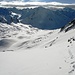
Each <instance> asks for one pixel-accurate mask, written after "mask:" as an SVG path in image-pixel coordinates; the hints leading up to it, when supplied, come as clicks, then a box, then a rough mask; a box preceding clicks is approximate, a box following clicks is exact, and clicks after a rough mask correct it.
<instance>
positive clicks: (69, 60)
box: [0, 23, 75, 75]
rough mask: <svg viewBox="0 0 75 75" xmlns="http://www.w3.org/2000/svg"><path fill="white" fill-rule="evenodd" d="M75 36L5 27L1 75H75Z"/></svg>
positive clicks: (1, 28)
mask: <svg viewBox="0 0 75 75" xmlns="http://www.w3.org/2000/svg"><path fill="white" fill-rule="evenodd" d="M74 32H75V29H73V30H70V31H68V32H66V33H65V32H60V29H57V30H41V29H37V28H33V27H32V26H28V25H24V24H21V23H18V24H14V23H12V25H8V24H7V25H6V24H3V23H1V24H0V51H1V52H0V75H5V74H6V75H13V74H14V75H50V74H51V75H56V74H57V75H75V71H74V70H75V33H74Z"/></svg>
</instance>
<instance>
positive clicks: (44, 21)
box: [0, 7, 75, 29]
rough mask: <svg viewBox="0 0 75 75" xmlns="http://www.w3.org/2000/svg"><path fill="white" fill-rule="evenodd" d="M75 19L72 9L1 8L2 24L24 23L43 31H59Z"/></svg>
mask: <svg viewBox="0 0 75 75" xmlns="http://www.w3.org/2000/svg"><path fill="white" fill-rule="evenodd" d="M74 18H75V10H74V9H71V8H63V9H56V10H52V9H46V8H44V7H37V8H34V9H29V8H27V9H17V8H2V7H1V8H0V22H2V23H7V24H11V23H12V22H13V23H23V24H29V25H32V26H33V27H37V28H41V29H58V28H61V27H63V26H64V25H65V24H67V23H68V22H69V21H71V20H73V19H74Z"/></svg>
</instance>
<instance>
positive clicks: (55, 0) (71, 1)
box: [0, 0, 75, 3]
mask: <svg viewBox="0 0 75 75" xmlns="http://www.w3.org/2000/svg"><path fill="white" fill-rule="evenodd" d="M0 1H3V0H0ZM4 1H25V2H26V1H33V2H35V1H40V2H63V3H75V0H4Z"/></svg>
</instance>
